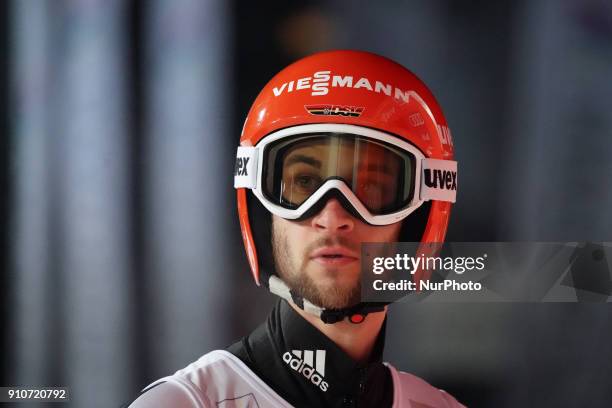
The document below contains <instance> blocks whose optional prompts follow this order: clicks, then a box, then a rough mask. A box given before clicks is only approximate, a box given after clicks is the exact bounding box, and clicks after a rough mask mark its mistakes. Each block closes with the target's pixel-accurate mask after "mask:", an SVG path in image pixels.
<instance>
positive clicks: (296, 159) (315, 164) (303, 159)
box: [285, 154, 321, 169]
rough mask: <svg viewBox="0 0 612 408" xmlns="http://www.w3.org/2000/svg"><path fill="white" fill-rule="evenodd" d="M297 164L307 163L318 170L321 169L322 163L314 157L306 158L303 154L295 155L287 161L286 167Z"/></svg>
mask: <svg viewBox="0 0 612 408" xmlns="http://www.w3.org/2000/svg"><path fill="white" fill-rule="evenodd" d="M295 163H306V164H309V165H311V166H313V167H316V168H318V169H320V168H321V161H320V160H317V159H315V158H314V157H310V156H305V155H303V154H295V155H293V156H291V157H289V158H288V159H287V161H286V162H285V166H290V165H292V164H295Z"/></svg>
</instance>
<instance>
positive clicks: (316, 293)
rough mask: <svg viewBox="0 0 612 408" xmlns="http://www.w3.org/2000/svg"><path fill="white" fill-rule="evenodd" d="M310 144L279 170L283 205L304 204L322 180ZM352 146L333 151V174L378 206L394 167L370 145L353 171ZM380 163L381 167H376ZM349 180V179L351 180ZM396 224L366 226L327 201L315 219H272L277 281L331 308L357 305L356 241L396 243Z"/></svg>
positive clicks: (320, 162) (317, 149)
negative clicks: (334, 158) (382, 164)
mask: <svg viewBox="0 0 612 408" xmlns="http://www.w3.org/2000/svg"><path fill="white" fill-rule="evenodd" d="M323 154H329V149H324V148H322V146H319V145H317V144H316V143H313V144H310V145H303V146H301V147H300V148H298V149H295V150H293V151H291V152H290V154H288V155H287V157H286V159H285V163H287V164H286V165H284V166H283V183H284V184H283V191H284V194H290V196H287V197H284V198H285V199H286V200H287V201H290V202H291V201H292V202H301V201H304V199H305V198H307V197H308V196H309V195H310V194H312V192H314V191H315V190H316V188H318V186H319V185H320V184H321V183H322V181H324V178H325V174H326V173H327V172H328V170H327V169H326V168H325V167H326V163H329V162H330V160H325V157H323ZM354 154H355V153H354V146H352V145H350V144H348V145H345V146H341V147H339V148H338V150H337V151H336V152H334V157H337V161H336V162H335V163H334V168H335V169H336V170H335V172H336V173H337V175H339V176H341V177H343V178H344V179H345V180H347V181H352V182H354V183H355V184H356V185H357V188H363V190H362V191H359V196H360V197H362V198H363V199H367V200H369V201H370V202H374V203H380V204H384V202H385V201H386V197H387V196H388V195H389V194H392V193H393V191H392V190H391V193H389V191H390V189H389V188H388V186H392V185H393V183H392V181H391V180H390V178H391V177H394V176H395V175H396V174H397V171H398V167H397V166H396V164H395V163H393V162H392V161H391V160H385V157H384V151H383V150H382V149H378V148H376V146H374V147H371V148H370V149H368V150H367V151H365V152H362V153H361V155H362V156H361V157H360V160H359V161H358V162H359V163H360V167H362V170H361V169H360V170H359V171H358V172H357V173H354V168H353V164H352V163H354V160H355V157H354ZM380 163H384V164H385V165H384V166H381V165H380ZM345 173H346V174H345ZM351 178H352V179H353V180H351ZM400 228H401V222H398V223H395V224H391V225H386V226H372V225H368V224H366V223H364V222H362V221H361V220H358V219H356V218H355V217H353V216H352V215H351V214H350V213H349V212H347V211H346V210H345V209H344V207H342V205H341V204H340V202H339V201H338V200H337V199H335V198H332V199H329V200H328V201H327V203H326V204H325V206H324V207H323V209H322V210H321V211H320V212H319V213H318V214H316V215H315V216H313V217H311V218H309V219H306V220H303V221H290V220H285V219H283V218H280V217H278V216H275V215H274V216H273V217H272V247H273V251H274V260H275V264H276V269H277V272H278V274H279V275H280V277H281V278H282V279H283V280H284V281H285V282H286V283H287V284H288V285H289V287H290V288H291V289H293V290H294V291H296V292H297V293H298V294H299V295H300V296H302V297H304V298H306V299H308V300H310V301H312V302H314V303H315V304H317V305H319V306H321V307H325V308H331V309H338V308H344V307H348V306H351V305H354V304H357V303H359V301H360V293H361V286H360V276H359V275H360V266H361V264H360V256H361V243H362V242H393V241H397V238H398V235H399V231H400Z"/></svg>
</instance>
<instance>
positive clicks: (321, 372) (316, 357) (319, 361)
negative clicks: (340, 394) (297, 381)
mask: <svg viewBox="0 0 612 408" xmlns="http://www.w3.org/2000/svg"><path fill="white" fill-rule="evenodd" d="M283 361H284V362H285V363H287V365H288V366H289V367H291V368H292V369H293V370H295V371H297V372H298V373H301V374H302V375H303V376H304V377H306V379H308V380H310V382H311V383H313V384H314V385H316V386H317V387H319V388H320V389H321V391H323V392H325V391H327V388H329V384H327V382H326V381H323V379H324V378H325V350H316V351H313V350H304V351H302V350H292V351H291V353H290V352H288V351H287V352H286V353H285V354H283ZM313 363H314V364H313Z"/></svg>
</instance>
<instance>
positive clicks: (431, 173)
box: [424, 169, 457, 190]
mask: <svg viewBox="0 0 612 408" xmlns="http://www.w3.org/2000/svg"><path fill="white" fill-rule="evenodd" d="M424 174H425V185H427V187H430V188H440V189H442V190H444V189H446V190H457V172H456V171H447V170H432V169H425V170H424Z"/></svg>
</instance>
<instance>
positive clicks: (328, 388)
mask: <svg viewBox="0 0 612 408" xmlns="http://www.w3.org/2000/svg"><path fill="white" fill-rule="evenodd" d="M385 327H386V320H385V323H383V326H382V329H381V331H380V333H379V336H378V338H377V340H376V344H375V346H374V350H373V352H372V355H371V358H370V360H369V361H368V362H367V363H358V362H356V361H354V360H353V359H352V358H350V357H349V356H348V355H347V354H346V353H344V352H343V351H342V350H341V349H340V348H339V347H338V346H337V345H336V344H335V343H334V342H332V341H331V340H330V339H329V338H328V337H327V336H325V335H324V334H323V333H321V332H320V331H319V330H318V329H316V328H315V327H314V326H312V325H311V324H310V323H308V321H306V320H305V319H304V318H303V317H302V316H300V315H299V314H298V313H297V312H296V311H295V310H293V308H292V307H291V306H289V305H288V304H287V302H286V301H284V300H279V301H278V302H277V303H276V305H275V307H274V309H272V312H271V313H270V315H269V316H268V319H267V320H266V322H265V323H264V324H262V325H261V326H260V327H258V328H257V329H256V330H255V331H254V332H253V333H251V334H250V335H249V336H246V337H245V338H243V339H242V340H241V341H240V342H238V343H236V344H234V345H232V346H231V347H230V348H229V351H230V352H232V353H233V354H234V355H236V356H238V357H239V358H240V359H241V360H242V361H244V362H245V363H246V364H247V365H248V366H249V368H251V370H253V371H254V372H255V373H256V374H257V375H258V376H259V377H260V378H261V379H262V380H264V381H265V382H266V383H267V384H268V385H269V386H271V387H272V388H273V389H274V390H275V391H276V392H277V393H278V394H279V395H280V396H282V397H283V398H284V399H286V400H287V401H288V402H289V403H291V404H292V405H294V406H296V407H370V406H376V407H385V406H389V407H390V406H391V404H392V400H393V384H392V380H391V376H390V373H389V370H388V369H387V367H385V366H384V364H382V353H383V349H384V341H385V340H384V337H385Z"/></svg>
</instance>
